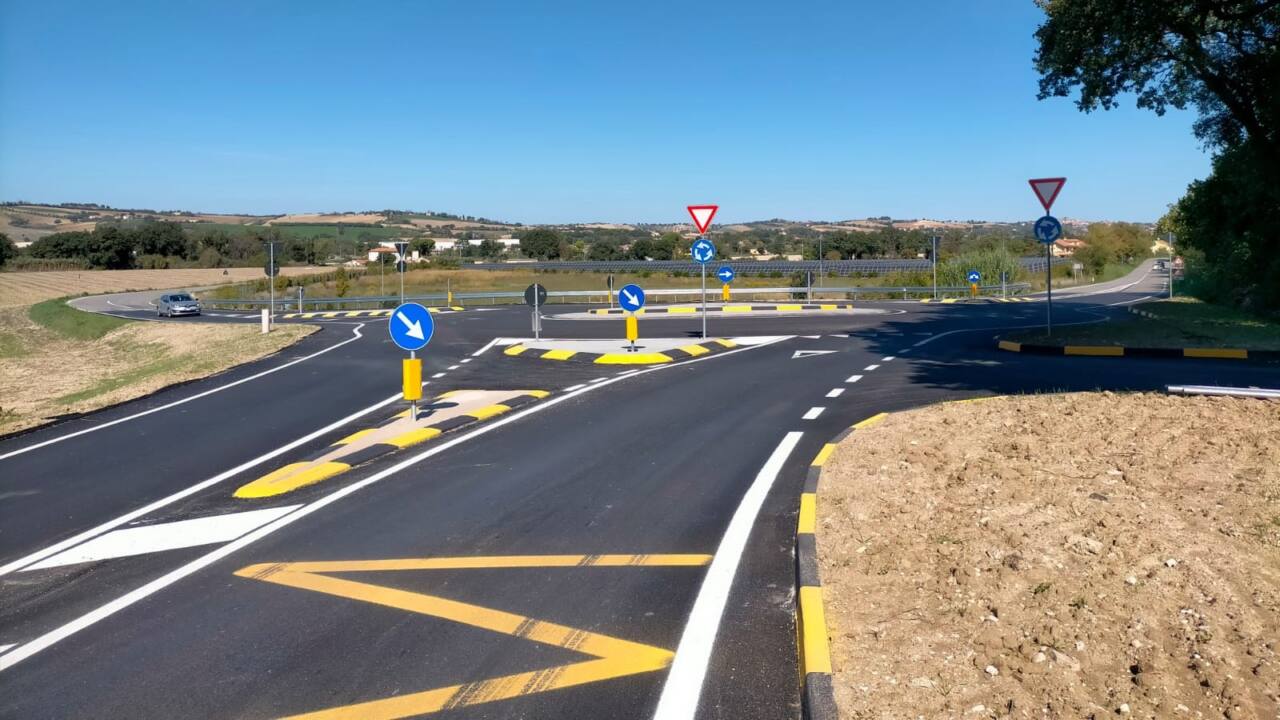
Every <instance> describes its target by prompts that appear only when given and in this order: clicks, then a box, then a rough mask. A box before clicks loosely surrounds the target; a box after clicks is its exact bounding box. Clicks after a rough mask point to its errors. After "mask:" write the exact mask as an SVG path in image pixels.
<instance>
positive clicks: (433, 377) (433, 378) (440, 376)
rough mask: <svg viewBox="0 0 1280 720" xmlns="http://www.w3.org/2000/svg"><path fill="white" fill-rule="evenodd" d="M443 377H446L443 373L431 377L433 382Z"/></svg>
mask: <svg viewBox="0 0 1280 720" xmlns="http://www.w3.org/2000/svg"><path fill="white" fill-rule="evenodd" d="M442 377H444V373H442V372H438V373H436V374H435V375H432V376H431V379H432V380H435V379H436V378H442Z"/></svg>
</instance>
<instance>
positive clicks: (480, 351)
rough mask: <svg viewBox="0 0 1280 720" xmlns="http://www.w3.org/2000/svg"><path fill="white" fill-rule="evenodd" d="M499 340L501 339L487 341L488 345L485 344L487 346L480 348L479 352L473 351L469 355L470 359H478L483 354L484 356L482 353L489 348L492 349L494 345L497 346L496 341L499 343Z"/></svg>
mask: <svg viewBox="0 0 1280 720" xmlns="http://www.w3.org/2000/svg"><path fill="white" fill-rule="evenodd" d="M501 339H502V338H494V339H492V340H490V341H489V344H487V345H485V346H484V347H482V348H480V349H479V350H477V351H475V352H473V353H471V357H480V356H481V355H483V354H484V351H485V350H488V349H489V348H491V347H493V346H494V345H497V344H498V341H499V340H501Z"/></svg>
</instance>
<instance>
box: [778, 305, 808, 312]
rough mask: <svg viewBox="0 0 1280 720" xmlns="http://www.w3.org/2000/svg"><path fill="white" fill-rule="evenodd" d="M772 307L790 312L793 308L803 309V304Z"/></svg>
mask: <svg viewBox="0 0 1280 720" xmlns="http://www.w3.org/2000/svg"><path fill="white" fill-rule="evenodd" d="M774 309H775V310H777V311H779V312H791V311H795V310H803V309H804V306H803V305H778V306H777V307H775V308H774Z"/></svg>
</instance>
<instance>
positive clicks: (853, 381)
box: [845, 375, 862, 383]
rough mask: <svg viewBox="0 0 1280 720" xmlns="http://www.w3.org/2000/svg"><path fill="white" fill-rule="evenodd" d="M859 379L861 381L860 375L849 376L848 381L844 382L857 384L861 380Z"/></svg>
mask: <svg viewBox="0 0 1280 720" xmlns="http://www.w3.org/2000/svg"><path fill="white" fill-rule="evenodd" d="M861 379H862V376H861V375H850V376H849V379H848V380H845V382H847V383H856V382H858V381H859V380H861Z"/></svg>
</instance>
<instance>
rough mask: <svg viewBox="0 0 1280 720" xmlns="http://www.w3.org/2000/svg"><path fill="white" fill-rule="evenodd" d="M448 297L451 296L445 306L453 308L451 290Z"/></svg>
mask: <svg viewBox="0 0 1280 720" xmlns="http://www.w3.org/2000/svg"><path fill="white" fill-rule="evenodd" d="M448 295H449V299H448V300H446V301H445V303H444V304H445V305H448V306H450V307H452V306H453V291H452V290H450V291H449V292H448Z"/></svg>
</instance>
